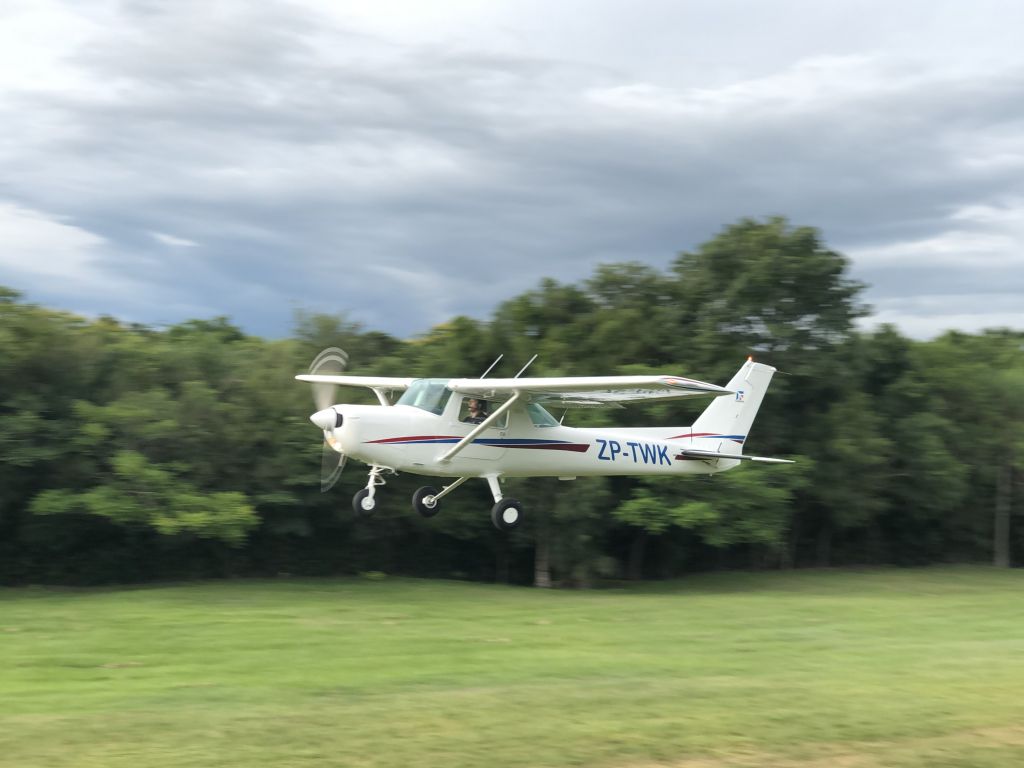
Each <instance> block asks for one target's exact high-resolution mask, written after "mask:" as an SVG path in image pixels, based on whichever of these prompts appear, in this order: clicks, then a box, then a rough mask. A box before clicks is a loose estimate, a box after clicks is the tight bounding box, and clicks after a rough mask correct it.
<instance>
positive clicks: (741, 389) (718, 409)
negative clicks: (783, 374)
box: [693, 360, 775, 453]
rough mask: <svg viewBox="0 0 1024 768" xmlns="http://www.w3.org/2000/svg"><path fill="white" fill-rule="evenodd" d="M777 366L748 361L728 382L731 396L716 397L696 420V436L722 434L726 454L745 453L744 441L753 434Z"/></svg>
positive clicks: (694, 429) (694, 426) (694, 428)
mask: <svg viewBox="0 0 1024 768" xmlns="http://www.w3.org/2000/svg"><path fill="white" fill-rule="evenodd" d="M773 373H775V369H774V368H772V367H771V366H770V365H764V364H763V363H755V362H754V361H753V360H748V361H747V362H746V363H744V364H743V367H742V368H740V369H739V371H737V372H736V375H735V376H733V377H732V380H731V381H730V382H729V383H728V384H726V385H725V387H726V389H730V390H732V391H733V394H731V395H721V396H720V397H716V398H715V399H714V400H713V401H712V402H711V405H709V406H708V407H707V408H706V409H705V411H704V413H702V414H701V415H700V416H699V417H698V418H697V420H696V421H695V422H694V423H693V436H694V437H703V436H708V437H710V436H716V437H717V436H720V437H724V438H726V439H725V440H724V441H723V445H722V449H721V450H723V451H724V452H727V453H742V451H743V442H744V441H745V440H746V439H747V435H748V434H749V433H750V425H751V424H753V423H754V416H756V415H757V409H758V408H760V407H761V400H763V399H764V393H765V392H766V391H767V389H768V383H769V382H770V381H771V380H772V374H773Z"/></svg>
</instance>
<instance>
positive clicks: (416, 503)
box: [412, 477, 469, 517]
mask: <svg viewBox="0 0 1024 768" xmlns="http://www.w3.org/2000/svg"><path fill="white" fill-rule="evenodd" d="M467 480H469V478H468V477H460V478H459V479H458V480H456V481H455V482H454V483H452V484H450V485H446V486H444V488H442V489H441V490H440V491H438V490H437V489H436V488H434V487H433V486H430V485H424V486H423V487H422V488H417V489H416V493H414V494H413V495H412V508H413V510H415V511H416V512H419V513H420V514H421V515H423V516H424V517H433V516H434V515H436V514H437V513H438V512H440V511H441V505H440V501H441V499H443V498H444V497H445V496H447V495H448V494H449V493H451V492H452V491H454V490H455V489H456V488H458V487H459V486H460V485H462V484H463V483H464V482H466V481H467Z"/></svg>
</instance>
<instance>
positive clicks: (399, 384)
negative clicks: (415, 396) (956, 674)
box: [295, 373, 416, 392]
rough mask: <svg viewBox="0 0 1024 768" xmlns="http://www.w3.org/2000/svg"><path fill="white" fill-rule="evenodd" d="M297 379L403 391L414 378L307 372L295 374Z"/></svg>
mask: <svg viewBox="0 0 1024 768" xmlns="http://www.w3.org/2000/svg"><path fill="white" fill-rule="evenodd" d="M295 378H296V379H298V380H299V381H308V382H311V383H313V384H337V385H339V386H342V387H366V388H367V389H379V390H382V391H384V392H398V391H401V392H404V391H405V390H407V389H408V388H409V385H410V384H412V383H413V382H414V381H416V379H402V378H397V377H393V376H343V375H340V374H339V375H334V374H326V373H325V374H309V373H304V374H301V375H300V376H296V377H295Z"/></svg>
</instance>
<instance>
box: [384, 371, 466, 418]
mask: <svg viewBox="0 0 1024 768" xmlns="http://www.w3.org/2000/svg"><path fill="white" fill-rule="evenodd" d="M447 383H448V380H447V379H417V380H416V381H414V382H413V383H412V384H410V385H409V388H408V389H407V390H405V392H404V393H403V394H402V396H401V397H400V398H399V399H398V402H397V403H395V405H411V406H413V407H415V408H422V409H423V410H424V411H430V412H431V413H436V414H437V415H438V416H440V415H441V413H442V411H444V407H445V406H446V405H447V404H448V398H450V397H451V396H452V391H451V390H450V389H448V387H447V386H446V385H447Z"/></svg>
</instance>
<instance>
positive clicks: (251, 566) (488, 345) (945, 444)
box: [0, 218, 1024, 586]
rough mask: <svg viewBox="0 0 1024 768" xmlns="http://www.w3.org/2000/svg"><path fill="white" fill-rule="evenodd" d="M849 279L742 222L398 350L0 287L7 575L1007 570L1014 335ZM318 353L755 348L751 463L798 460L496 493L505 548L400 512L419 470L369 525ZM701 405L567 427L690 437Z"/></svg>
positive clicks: (558, 366)
mask: <svg viewBox="0 0 1024 768" xmlns="http://www.w3.org/2000/svg"><path fill="white" fill-rule="evenodd" d="M848 273H849V264H848V262H847V259H846V258H845V257H844V256H843V255H842V254H839V253H837V252H835V251H832V250H830V249H829V248H827V247H826V245H825V244H824V243H823V242H822V239H821V236H820V234H819V233H818V232H817V231H816V230H815V229H813V228H809V227H797V226H793V225H791V224H789V223H788V222H787V221H785V220H784V219H778V218H776V219H769V220H764V221H757V220H742V221H739V222H737V223H735V224H733V225H731V226H728V227H726V228H725V229H723V231H722V232H721V233H719V234H718V235H717V236H716V237H714V238H713V239H711V240H710V241H708V242H707V243H704V244H703V245H701V246H700V247H699V248H697V249H695V250H694V251H692V252H684V253H681V254H679V255H678V257H677V258H675V260H674V261H673V262H672V263H671V265H670V266H669V267H668V269H666V270H664V271H660V270H657V269H654V268H652V267H648V266H644V265H641V264H636V263H621V264H609V265H603V266H600V267H598V268H597V269H596V270H595V272H594V273H593V274H592V275H591V276H590V277H589V279H586V280H584V281H582V282H580V283H578V284H567V283H559V282H556V281H554V280H550V279H547V280H542V281H541V282H540V283H539V285H538V286H537V287H536V288H535V289H533V290H530V291H528V292H526V293H524V294H522V295H520V296H517V297H515V298H512V299H510V300H508V301H506V302H504V303H503V304H501V305H500V306H499V307H497V309H496V310H495V311H494V312H493V314H492V316H491V317H490V318H489V319H488V320H486V321H483V320H474V319H471V318H468V317H456V318H454V319H452V320H451V321H449V322H447V323H444V324H442V325H438V326H436V327H434V328H431V329H430V330H428V331H427V332H426V333H424V334H422V335H420V336H417V337H415V338H412V339H405V340H403V339H398V338H394V337H392V336H389V335H387V334H384V333H381V332H378V331H373V330H367V329H365V328H362V327H360V326H359V325H358V324H355V323H352V322H349V321H348V320H347V319H346V317H345V316H344V315H324V314H311V313H299V314H298V316H297V317H296V322H295V327H294V332H293V333H292V335H291V337H290V338H287V339H282V340H268V339H263V338H259V337H255V336H252V335H249V334H246V333H244V332H243V331H242V330H241V329H239V328H238V327H236V326H235V325H233V324H232V323H231V322H230V321H229V320H227V319H225V318H215V319H212V320H191V321H188V322H184V323H181V324H178V325H174V326H171V327H168V328H161V329H155V328H151V327H147V326H143V325H137V324H128V323H124V322H120V321H118V320H117V319H115V318H111V317H100V318H98V319H86V318H82V317H78V316H75V315H73V314H69V313H66V312H61V311H57V310H53V309H48V308H43V307H40V306H37V305H34V304H32V303H29V302H27V301H25V300H24V298H23V297H22V296H21V295H20V294H19V293H17V292H16V291H14V290H11V289H3V288H0V582H2V583H5V584H26V583H68V584H97V583H109V582H141V581H147V580H154V579H182V578H200V577H231V576H250V575H270V576H278V575H286V574H287V575H328V574H352V573H360V572H388V573H401V574H409V575H421V576H437V577H447V578H469V579H481V580H498V581H508V582H513V583H534V584H539V585H548V584H562V585H577V586H585V585H588V584H591V583H593V582H594V581H595V580H597V579H617V578H632V579H639V578H666V577H672V576H677V575H680V574H683V573H687V572H692V571H696V570H703V569H713V568H791V567H809V566H829V565H843V564H876V563H889V564H904V565H911V564H924V563H933V562H951V561H953V562H992V563H995V564H997V565H1003V566H1007V565H1011V564H1013V563H1015V562H1020V561H1021V560H1022V559H1024V527H1022V526H1020V525H1014V524H1013V519H1014V512H1015V510H1019V509H1020V496H1021V485H1022V483H1021V477H1022V472H1021V469H1022V468H1024V405H1022V397H1021V395H1022V394H1024V332H1021V331H1017V330H1007V329H1000V330H989V331H985V332H982V333H978V334H966V333H960V332H949V333H946V334H944V335H943V336H941V337H939V338H936V339H934V340H931V341H915V340H911V339H908V338H906V337H904V336H903V335H901V334H900V333H899V331H898V330H897V329H895V328H893V327H891V326H882V327H880V328H877V329H874V330H871V331H860V330H858V328H857V325H856V322H857V320H858V318H860V317H862V316H864V315H866V313H867V311H868V310H867V308H866V307H865V306H864V304H863V303H862V299H861V296H862V293H863V290H864V286H863V285H862V284H860V283H858V282H856V281H854V280H852V279H851V278H850V277H849V274H848ZM328 346H339V347H342V348H343V349H345V350H346V351H347V352H348V353H349V357H350V360H351V361H352V367H351V370H352V372H356V373H364V374H377V375H388V376H410V375H411V376H435V377H437V376H441V377H449V376H450V377H471V376H475V375H479V374H480V373H481V372H483V371H484V370H485V369H486V368H487V367H488V366H489V365H490V363H491V362H492V361H493V360H494V359H495V358H496V357H497V356H498V355H499V354H504V355H505V359H506V360H512V361H518V362H519V364H520V365H521V364H522V363H525V361H526V360H528V359H529V358H530V357H532V356H533V355H534V354H537V355H539V358H538V360H537V362H536V363H535V364H534V366H533V367H532V368H531V371H530V373H531V375H603V374H630V373H659V372H661V373H671V374H679V375H684V376H692V377H694V378H699V379H701V380H705V381H711V382H715V383H724V382H725V381H728V380H729V378H730V376H731V375H732V373H733V372H735V370H736V369H737V368H738V367H739V365H740V364H741V363H742V361H743V360H744V359H745V358H746V357H747V356H748V355H753V356H754V357H755V358H756V359H759V360H762V361H764V362H767V363H770V364H771V365H774V366H775V367H777V368H778V369H779V373H777V374H776V376H775V378H774V380H773V382H772V386H771V388H770V389H769V392H768V395H767V397H766V398H765V401H764V403H763V405H762V408H761V411H760V413H759V415H758V418H757V420H756V421H755V424H754V427H753V430H752V436H751V441H752V442H751V445H750V450H752V451H755V452H756V453H758V454H761V455H769V456H785V457H789V458H793V459H796V461H797V463H796V464H794V465H791V466H768V467H760V466H748V465H744V466H743V467H740V468H738V469H736V470H733V471H730V472H727V473H724V474H721V475H715V476H711V477H705V478H680V479H666V478H632V477H621V478H618V477H616V478H580V479H578V480H576V481H572V482H562V481H558V480H555V479H522V480H510V481H507V488H509V493H510V494H511V495H514V496H516V497H517V498H519V499H521V500H522V501H523V502H524V504H525V506H526V510H527V520H526V522H525V523H524V525H523V526H521V527H520V528H519V529H517V530H515V531H513V532H512V533H511V534H502V533H498V532H497V531H495V530H494V529H493V528H492V526H491V524H490V521H489V518H488V515H487V510H488V509H489V507H490V505H491V500H490V495H489V492H488V490H487V488H486V484H485V483H483V482H479V483H468V484H466V485H465V486H463V487H462V488H461V489H460V490H459V492H458V493H455V494H453V495H451V496H449V497H448V498H447V499H446V500H445V509H444V511H443V512H442V514H441V515H439V516H438V517H436V518H433V519H430V520H424V519H422V518H420V517H419V516H417V515H415V514H414V513H413V512H412V511H411V508H410V503H409V499H410V497H411V495H412V491H413V490H414V489H415V487H416V486H417V485H420V484H422V483H421V480H420V479H417V478H415V477H407V476H399V477H394V478H391V479H389V481H388V484H387V486H385V488H383V489H382V491H381V498H382V500H383V504H381V505H379V506H378V511H376V512H375V513H374V515H373V516H372V517H370V518H361V517H358V516H357V515H356V514H355V513H354V512H353V510H352V508H351V504H350V499H351V497H352V495H353V494H354V493H355V492H356V491H357V490H358V489H359V488H360V487H362V486H363V485H364V484H365V482H366V476H365V473H364V472H363V471H362V467H361V466H357V465H356V464H355V462H350V463H349V466H348V467H347V468H346V470H345V472H344V474H343V475H342V478H341V480H340V482H339V483H338V485H337V486H335V488H334V489H333V490H332V491H331V492H329V493H327V494H321V493H320V489H319V479H318V478H319V471H320V437H319V433H318V432H317V431H316V429H315V428H314V427H312V426H311V425H310V424H309V422H308V421H307V417H308V415H309V413H310V412H311V411H312V409H313V408H312V403H311V399H310V393H309V392H308V389H307V387H306V386H305V385H301V384H299V383H298V382H296V381H294V380H293V376H294V375H295V374H296V373H301V372H304V371H305V369H306V367H307V366H308V364H309V361H310V360H312V359H313V357H314V356H315V355H316V354H317V353H318V352H319V351H320V350H321V349H323V348H325V347H328ZM514 364H515V363H514V362H513V363H510V365H514ZM340 397H343V398H345V399H346V400H347V401H349V402H354V401H356V399H357V398H365V397H366V395H365V393H361V392H344V393H342V394H341V395H340ZM371 397H372V396H371ZM365 402H373V401H372V400H365ZM704 405H706V403H703V402H702V403H700V404H697V405H695V404H694V403H692V402H685V401H683V402H668V403H658V404H656V405H647V406H643V407H639V406H631V407H627V408H623V409H616V410H607V411H606V410H594V411H590V410H588V411H575V412H571V413H570V414H569V415H568V417H567V422H566V423H572V424H574V425H577V426H599V425H633V426H638V425H650V426H655V425H675V424H678V425H685V424H689V423H691V422H692V420H693V419H694V417H695V416H696V414H697V413H699V411H700V409H701V408H702V407H703V406H704Z"/></svg>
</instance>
